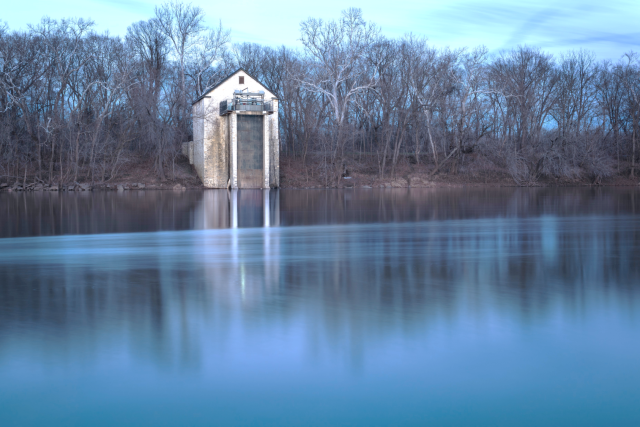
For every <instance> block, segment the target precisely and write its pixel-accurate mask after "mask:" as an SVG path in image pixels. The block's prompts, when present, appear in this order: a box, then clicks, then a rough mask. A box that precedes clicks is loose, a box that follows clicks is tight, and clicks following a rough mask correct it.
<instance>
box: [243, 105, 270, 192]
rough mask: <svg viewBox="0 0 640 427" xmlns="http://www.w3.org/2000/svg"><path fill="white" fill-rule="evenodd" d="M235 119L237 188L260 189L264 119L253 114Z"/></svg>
mask: <svg viewBox="0 0 640 427" xmlns="http://www.w3.org/2000/svg"><path fill="white" fill-rule="evenodd" d="M237 117H238V118H237V120H238V122H237V123H238V124H237V126H238V127H237V129H238V132H237V136H238V187H239V188H262V186H263V185H262V180H263V171H262V168H263V156H264V153H263V129H264V128H263V120H264V117H263V116H262V115H253V114H238V115H237Z"/></svg>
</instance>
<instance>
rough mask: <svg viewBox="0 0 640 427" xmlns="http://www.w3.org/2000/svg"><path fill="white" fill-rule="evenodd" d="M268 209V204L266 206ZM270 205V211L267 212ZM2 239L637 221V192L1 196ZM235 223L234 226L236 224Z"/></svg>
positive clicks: (507, 190) (485, 190) (371, 191)
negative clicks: (633, 217) (549, 219)
mask: <svg viewBox="0 0 640 427" xmlns="http://www.w3.org/2000/svg"><path fill="white" fill-rule="evenodd" d="M267 199H268V201H267V202H265V200H267ZM265 203H269V204H270V206H269V207H268V209H265V208H264V207H265ZM0 212H1V213H2V219H3V221H2V222H0V237H16V236H40V235H59V234H89V233H114V232H115V233H120V232H135V231H159V230H188V229H202V228H205V229H211V228H229V227H234V225H235V226H237V227H241V228H242V227H259V226H262V225H263V224H264V221H265V214H269V215H270V218H269V219H270V222H269V223H270V225H271V226H273V225H278V224H281V225H285V226H286V225H318V224H345V223H379V222H385V223H387V222H409V221H426V220H450V219H472V218H493V217H532V216H534V217H535V216H540V215H558V216H584V215H619V214H636V213H640V189H637V188H628V187H627V188H624V187H621V188H569V189H567V188H459V189H455V188H454V189H433V188H398V189H384V190H377V189H356V190H327V191H324V190H304V191H303V190H280V191H276V190H272V191H267V192H264V191H261V190H240V191H238V192H227V191H226V190H207V191H186V192H173V191H130V192H129V191H125V192H124V193H116V192H96V193H61V194H58V193H0ZM234 219H235V223H234Z"/></svg>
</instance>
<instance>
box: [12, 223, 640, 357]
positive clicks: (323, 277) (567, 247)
mask: <svg viewBox="0 0 640 427" xmlns="http://www.w3.org/2000/svg"><path fill="white" fill-rule="evenodd" d="M131 236H132V237H130V238H128V237H127V235H122V236H121V237H118V239H121V240H117V239H116V238H113V239H116V240H113V241H112V242H111V243H109V246H108V249H109V250H105V251H104V253H101V252H100V251H97V253H93V254H90V255H87V256H85V257H83V258H82V259H81V260H78V259H76V258H74V257H71V256H69V257H67V258H62V260H60V259H56V261H55V262H52V263H49V261H48V259H47V258H46V256H44V255H43V256H42V257H41V258H38V255H34V257H35V258H33V259H28V260H23V262H22V263H18V265H14V262H7V263H2V262H1V261H0V341H5V342H4V343H2V342H0V344H1V345H0V348H5V349H6V348H9V347H10V346H6V345H4V344H6V340H8V339H11V340H20V339H21V337H27V339H31V340H32V342H35V343H36V344H34V345H36V346H38V348H39V347H40V346H43V347H44V350H46V351H47V352H48V353H50V354H51V355H52V357H54V355H55V354H59V355H60V357H63V358H64V357H69V355H71V354H75V353H78V352H80V353H82V352H87V351H96V352H99V351H100V350H101V349H102V350H104V349H105V347H104V346H108V345H109V343H116V344H118V345H121V346H125V347H126V348H127V349H128V351H130V352H132V353H134V354H138V356H139V357H142V358H143V359H151V360H154V361H155V363H159V364H165V365H171V366H174V365H175V366H198V365H199V364H200V360H201V357H202V356H203V355H205V354H207V353H209V352H217V351H227V350H228V351H232V350H229V349H230V348H233V346H234V343H237V341H238V340H251V339H253V338H255V337H257V336H261V337H262V338H265V337H268V336H270V334H274V333H287V332H286V331H288V330H291V328H293V329H295V328H301V331H302V333H303V335H304V338H303V339H304V340H306V341H307V344H308V346H307V348H308V349H309V352H310V353H311V354H312V355H313V356H318V357H320V356H321V354H322V352H324V351H330V352H337V353H342V352H346V353H347V354H348V355H349V356H350V357H351V358H352V359H353V361H354V363H356V364H357V363H359V362H358V361H359V360H360V359H361V358H363V357H364V355H365V354H366V351H367V349H369V348H372V346H375V345H376V343H379V342H380V341H384V340H387V339H403V337H411V336H420V335H423V334H425V333H429V331H430V330H431V328H434V327H437V326H436V325H442V324H448V323H454V322H457V321H459V320H461V319H463V320H467V321H472V322H477V323H478V325H479V327H483V325H485V323H483V322H485V320H486V319H487V318H490V317H491V318H494V319H495V318H500V319H505V320H507V321H509V322H510V323H513V324H515V325H523V324H528V323H534V322H544V321H545V319H547V318H549V317H550V316H551V315H552V313H553V312H554V310H555V311H557V310H561V311H562V312H563V313H564V314H565V315H566V317H568V318H576V319H578V320H579V316H580V315H581V314H584V313H586V312H589V310H590V309H592V308H597V307H602V306H603V305H604V304H612V306H613V307H616V309H623V310H624V309H625V307H626V308H627V309H629V310H633V309H634V307H636V306H637V304H638V297H639V296H640V295H639V293H640V288H639V287H638V285H637V284H638V283H640V280H639V279H640V262H638V261H639V260H640V223H638V221H637V220H636V219H635V218H632V217H619V218H614V217H595V216H594V217H582V218H571V219H563V218H557V217H542V218H530V219H483V220H474V221H455V220H454V221H441V222H436V221H434V222H427V223H416V224H389V225H354V226H330V227H296V228H280V229H254V230H237V231H232V230H229V231H208V232H207V231H205V232H187V233H170V234H163V235H157V234H143V235H131ZM58 239H59V240H58V241H56V242H58V243H52V244H51V245H52V246H53V247H58V246H60V247H61V249H65V246H64V245H68V246H69V247H72V246H74V245H79V244H80V243H78V242H79V241H80V240H79V239H77V238H58ZM74 239H75V240H74ZM82 239H84V240H82V242H83V243H82V244H83V245H86V246H85V247H86V248H87V249H89V248H96V247H99V248H102V247H107V245H106V243H104V242H105V240H104V239H106V237H101V236H87V237H84V238H82ZM25 240H28V239H25ZM52 240H54V239H50V240H48V241H52ZM2 242H3V241H0V245H1V244H2ZM4 242H8V241H6V240H5V241H4ZM114 242H115V243H114ZM23 244H25V245H29V244H34V243H29V241H27V242H26V243H24V242H23ZM4 250H7V248H6V247H1V246H0V251H4ZM278 331H280V332H278ZM283 331H285V332H283ZM34 336H36V337H37V338H38V339H33V338H34ZM123 340H126V342H123ZM225 349H227V350H225ZM1 351H2V350H0V352H1Z"/></svg>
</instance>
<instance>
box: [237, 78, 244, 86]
mask: <svg viewBox="0 0 640 427" xmlns="http://www.w3.org/2000/svg"><path fill="white" fill-rule="evenodd" d="M238 79H239V80H240V82H239V84H241V85H243V84H244V76H240V77H238Z"/></svg>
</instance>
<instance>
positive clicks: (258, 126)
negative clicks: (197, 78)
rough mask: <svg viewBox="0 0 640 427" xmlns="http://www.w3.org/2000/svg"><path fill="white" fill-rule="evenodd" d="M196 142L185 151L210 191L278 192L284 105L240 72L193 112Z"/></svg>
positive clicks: (197, 102)
mask: <svg viewBox="0 0 640 427" xmlns="http://www.w3.org/2000/svg"><path fill="white" fill-rule="evenodd" d="M192 114H193V141H192V142H189V143H187V144H185V145H184V146H183V152H185V154H186V155H188V157H189V162H190V163H191V164H193V165H194V166H195V169H196V171H197V173H198V176H199V177H200V179H201V180H202V182H203V184H204V186H205V187H209V188H273V187H278V186H279V184H280V182H279V176H280V168H279V164H280V150H279V143H278V99H277V98H276V96H275V95H274V94H273V92H272V91H270V90H269V88H267V87H266V86H264V85H263V84H262V83H260V82H259V81H258V80H257V79H255V78H253V77H252V76H251V75H250V74H249V73H247V72H246V71H245V70H243V69H239V70H237V71H235V72H234V73H232V74H231V75H229V76H228V77H227V78H225V79H224V80H222V81H221V82H220V83H218V84H217V85H216V86H214V87H213V88H211V89H209V90H208V91H207V92H206V93H205V94H204V95H202V96H201V97H200V98H198V99H196V100H195V102H194V103H193V106H192Z"/></svg>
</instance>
